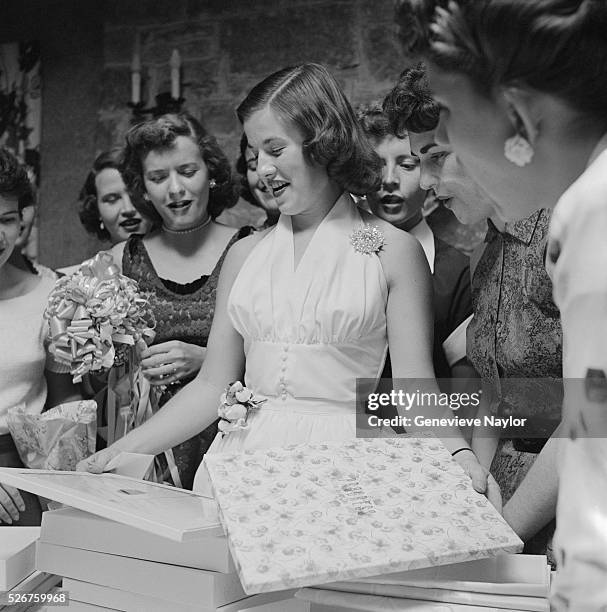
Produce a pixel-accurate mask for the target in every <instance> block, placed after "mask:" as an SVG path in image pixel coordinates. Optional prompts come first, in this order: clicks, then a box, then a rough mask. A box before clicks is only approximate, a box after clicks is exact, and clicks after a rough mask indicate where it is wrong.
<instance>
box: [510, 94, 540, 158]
mask: <svg viewBox="0 0 607 612" xmlns="http://www.w3.org/2000/svg"><path fill="white" fill-rule="evenodd" d="M502 95H503V96H504V100H505V102H506V112H507V114H508V118H509V119H510V123H511V124H512V128H513V131H514V133H515V134H519V135H520V136H522V137H523V138H524V139H525V140H526V141H527V142H528V143H529V144H530V145H531V146H532V147H533V146H534V145H535V142H536V140H537V138H538V136H539V133H540V129H539V124H540V122H539V118H538V117H536V112H535V109H534V104H533V99H532V97H533V94H532V93H531V92H528V91H526V90H525V89H522V88H520V87H504V88H503V89H502Z"/></svg>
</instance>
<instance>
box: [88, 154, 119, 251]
mask: <svg viewBox="0 0 607 612" xmlns="http://www.w3.org/2000/svg"><path fill="white" fill-rule="evenodd" d="M122 155H123V149H122V148H115V149H111V150H109V151H103V152H102V153H99V155H97V157H96V158H95V160H94V161H93V167H92V168H91V171H90V172H89V173H88V175H87V177H86V180H85V181H84V185H83V186H82V189H81V190H80V195H79V196H78V200H79V207H78V216H79V217H80V222H81V223H82V225H83V226H84V229H85V230H86V231H87V232H88V233H89V234H92V235H93V236H97V238H99V240H103V241H106V240H111V236H110V233H109V232H108V231H107V229H105V228H104V229H101V227H100V225H99V221H100V218H99V206H98V204H97V185H96V183H95V179H96V178H97V175H98V174H99V173H100V172H101V171H102V170H107V169H108V168H113V169H114V170H118V172H120V173H121V174H122Z"/></svg>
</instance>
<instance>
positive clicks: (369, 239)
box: [350, 225, 385, 255]
mask: <svg viewBox="0 0 607 612" xmlns="http://www.w3.org/2000/svg"><path fill="white" fill-rule="evenodd" d="M350 243H351V244H352V246H353V247H354V250H355V251H356V252H357V253H363V254H364V255H371V253H378V252H379V251H381V249H382V248H383V246H384V244H385V238H384V234H383V232H382V231H381V230H380V229H379V227H377V226H376V225H364V226H363V227H361V228H360V229H357V230H355V231H353V232H352V233H351V234H350Z"/></svg>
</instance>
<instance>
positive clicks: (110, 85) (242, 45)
mask: <svg viewBox="0 0 607 612" xmlns="http://www.w3.org/2000/svg"><path fill="white" fill-rule="evenodd" d="M392 6H393V2H392V0H373V1H369V0H263V1H261V2H257V3H253V2H250V1H247V2H245V1H242V0H240V1H238V0H231V1H230V0H207V1H195V0H174V1H173V2H171V3H170V4H169V3H168V2H161V1H151V0H150V1H148V2H145V1H144V2H141V1H139V2H125V1H124V0H116V1H115V2H110V3H108V8H107V10H106V18H105V29H104V71H103V84H104V87H103V92H104V93H103V98H102V100H101V101H100V109H99V126H98V133H97V144H98V146H99V148H103V147H106V146H108V145H110V144H112V143H113V142H116V141H117V140H118V139H119V138H120V136H121V133H123V130H124V129H125V128H126V127H127V126H128V123H129V112H128V110H127V109H126V108H125V102H126V101H127V100H128V99H129V96H130V62H131V57H132V53H133V45H134V41H135V37H136V35H138V36H139V37H140V40H141V57H142V63H143V66H144V70H143V76H144V79H145V77H146V71H147V69H149V68H152V67H153V68H154V69H155V70H156V71H157V74H158V83H159V90H160V91H168V90H169V89H170V68H169V63H168V62H169V57H170V54H171V51H172V49H175V48H176V49H179V52H180V54H181V58H182V75H183V81H184V88H183V96H184V97H185V98H186V103H185V108H186V109H187V110H188V111H190V112H191V113H192V114H193V115H195V116H196V117H198V118H199V119H201V120H202V121H203V123H204V124H205V125H206V126H207V128H208V129H209V130H210V131H211V132H212V133H214V134H215V135H216V136H217V138H218V140H219V142H220V144H221V145H222V146H223V147H224V149H225V151H226V153H228V155H229V156H230V158H231V159H235V157H236V155H237V151H238V141H239V139H240V134H241V130H240V126H239V125H238V121H237V120H236V117H235V114H234V109H235V108H236V106H237V105H238V103H239V102H240V101H241V100H242V99H243V98H244V96H245V95H246V94H247V92H248V91H249V90H250V89H251V87H252V86H253V85H255V84H256V83H257V82H258V81H260V80H261V79H262V78H264V77H265V76H267V75H269V74H270V73H271V72H274V71H275V70H278V69H280V68H282V67H284V66H288V65H293V64H299V63H302V62H308V61H314V62H321V63H323V64H325V65H326V66H328V67H329V69H330V70H331V71H332V72H333V74H334V75H335V76H336V77H337V79H338V80H339V81H340V83H341V85H342V86H343V88H344V90H345V92H346V94H347V95H348V96H349V97H350V99H351V100H353V101H354V102H355V103H357V102H361V101H368V100H370V99H373V98H375V97H379V96H382V95H383V94H384V93H386V92H387V90H388V89H389V88H390V87H391V86H392V84H393V82H394V80H395V79H396V77H397V76H398V74H399V72H400V71H401V70H402V69H403V67H404V65H405V64H404V60H403V57H402V54H401V51H400V49H399V47H398V44H397V43H396V41H395V40H394V37H393V31H394V26H393V22H392ZM143 99H144V100H146V99H147V95H146V87H145V83H144V87H143Z"/></svg>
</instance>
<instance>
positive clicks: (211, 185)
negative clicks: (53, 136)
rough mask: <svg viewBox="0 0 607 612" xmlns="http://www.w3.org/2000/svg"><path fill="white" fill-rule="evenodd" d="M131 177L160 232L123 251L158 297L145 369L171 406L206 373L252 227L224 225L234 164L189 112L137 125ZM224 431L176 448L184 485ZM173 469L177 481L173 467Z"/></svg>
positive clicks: (124, 260)
mask: <svg viewBox="0 0 607 612" xmlns="http://www.w3.org/2000/svg"><path fill="white" fill-rule="evenodd" d="M125 179H126V181H127V184H128V186H129V189H130V191H131V193H132V197H133V201H134V202H135V203H136V205H137V207H138V208H139V209H140V210H141V212H142V213H143V214H144V215H146V216H147V217H149V218H150V219H152V221H153V223H154V229H153V230H152V232H151V233H149V234H148V235H147V236H145V237H143V236H139V235H133V236H131V237H130V238H129V239H128V240H127V242H126V243H121V244H119V245H116V246H115V247H114V249H113V253H114V258H115V261H116V263H117V264H118V265H119V266H121V268H122V271H123V273H124V274H125V275H126V276H129V277H131V278H134V279H135V280H136V281H137V282H138V284H139V288H140V290H142V291H146V292H148V294H149V295H150V298H149V299H150V304H151V307H152V310H153V312H154V315H155V317H156V322H157V325H156V329H155V331H156V337H155V339H154V344H153V345H152V346H150V347H149V348H148V349H147V351H146V352H145V353H144V355H143V361H142V366H143V372H144V375H145V377H146V378H147V380H148V381H149V383H150V384H151V386H152V387H153V391H152V393H153V394H155V395H156V396H157V397H158V400H159V404H160V405H162V404H164V403H165V402H166V401H168V399H170V398H171V397H172V396H173V395H174V394H175V393H176V392H177V391H178V390H179V389H180V388H181V387H182V386H183V385H184V384H185V383H187V382H189V381H190V380H192V378H193V377H194V376H196V374H197V373H198V371H199V370H200V367H201V365H202V363H203V361H204V359H205V354H206V345H207V340H208V336H209V331H210V328H211V322H212V320H213V314H214V310H215V292H216V288H217V280H218V277H219V271H220V269H221V265H222V263H223V259H224V257H225V254H226V252H227V250H228V248H229V247H230V245H232V244H233V243H234V242H235V241H236V240H238V239H239V238H240V237H241V236H244V235H246V234H247V233H249V229H248V228H245V229H244V230H242V231H240V232H239V231H236V230H234V228H231V227H227V226H225V225H221V224H220V223H217V222H215V221H214V219H215V217H217V216H218V215H219V214H220V213H221V212H222V211H223V210H224V208H227V207H230V206H231V205H232V204H233V203H234V202H235V189H234V186H233V184H232V179H231V173H230V166H229V163H228V160H227V159H226V157H225V156H224V154H223V152H222V151H221V149H220V148H219V146H218V145H217V143H216V141H215V139H214V138H213V137H212V136H211V135H210V134H208V133H207V132H206V131H205V130H204V128H203V127H202V126H201V125H200V124H199V123H198V122H197V121H196V120H195V119H194V118H193V117H191V116H189V115H185V114H181V115H164V116H162V117H159V118H157V119H152V120H150V121H147V122H145V123H142V124H140V125H137V126H135V127H133V128H132V129H131V130H130V131H129V133H128V134H127V144H126V150H125ZM215 432H216V426H215V425H214V424H213V425H211V427H209V428H208V429H207V430H206V431H203V432H202V433H201V434H199V435H196V436H195V437H194V438H191V439H190V440H188V441H186V442H184V443H183V444H180V445H178V446H177V447H175V448H174V449H173V455H174V457H175V462H176V467H177V470H178V472H179V476H178V477H176V474H175V472H174V470H173V472H172V474H171V476H170V478H171V479H172V480H173V482H174V483H175V484H179V485H181V486H183V487H185V488H191V486H192V480H193V478H194V472H195V470H196V468H197V466H198V463H199V462H200V460H201V458H202V455H203V454H204V452H205V451H206V449H207V447H208V445H209V444H210V441H211V440H212V438H213V437H214V435H215ZM160 461H161V462H163V463H164V458H161V459H160ZM163 470H165V473H164V476H165V477H166V478H167V479H168V477H169V475H168V471H166V470H167V466H166V465H163Z"/></svg>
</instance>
